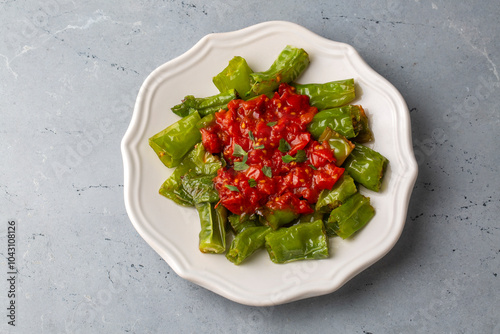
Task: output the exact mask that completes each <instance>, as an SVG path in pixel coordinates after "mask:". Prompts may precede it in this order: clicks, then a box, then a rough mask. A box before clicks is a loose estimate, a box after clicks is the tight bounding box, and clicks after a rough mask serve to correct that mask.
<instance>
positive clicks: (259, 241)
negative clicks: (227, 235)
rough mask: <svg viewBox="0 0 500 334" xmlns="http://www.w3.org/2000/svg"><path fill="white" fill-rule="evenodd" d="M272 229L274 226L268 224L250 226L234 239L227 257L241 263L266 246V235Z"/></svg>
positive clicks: (237, 263)
mask: <svg viewBox="0 0 500 334" xmlns="http://www.w3.org/2000/svg"><path fill="white" fill-rule="evenodd" d="M271 231H272V228H270V227H268V226H253V227H248V228H247V229H245V230H244V231H242V232H241V233H239V234H237V235H236V237H235V238H234V239H233V241H232V242H231V246H230V247H229V250H228V252H227V253H226V258H227V259H228V260H229V261H231V262H232V263H234V264H236V265H239V264H241V263H242V262H243V261H244V260H245V259H247V258H248V257H249V256H250V255H252V254H253V253H255V252H256V251H257V250H259V249H260V248H263V247H264V245H265V243H266V239H265V237H266V235H267V234H268V233H269V232H271Z"/></svg>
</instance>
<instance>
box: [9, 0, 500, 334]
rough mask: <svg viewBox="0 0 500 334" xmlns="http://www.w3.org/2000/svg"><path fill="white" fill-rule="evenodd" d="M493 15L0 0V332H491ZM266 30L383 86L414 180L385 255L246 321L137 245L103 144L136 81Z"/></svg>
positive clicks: (497, 56) (427, 7) (117, 137)
mask: <svg viewBox="0 0 500 334" xmlns="http://www.w3.org/2000/svg"><path fill="white" fill-rule="evenodd" d="M499 16H500V6H499V5H498V1H495V0H486V1H464V2H460V3H458V2H455V1H439V0H435V1H425V0H411V1H406V2H403V1H395V0H394V1H393V0H387V1H365V0H363V1H361V0H355V1H349V2H345V1H309V2H305V1H293V0H289V1H255V2H251V1H237V0H226V1H212V2H208V1H207V2H204V1H200V0H190V1H177V0H170V1H130V0H125V1H106V2H104V1H95V0H91V1H85V2H83V1H68V0H30V1H21V0H17V1H16V0H3V1H0V27H1V29H0V31H1V33H0V111H1V122H0V143H1V144H2V145H0V156H1V169H0V175H1V178H0V208H1V211H0V212H1V221H0V254H2V255H3V256H2V258H1V261H0V281H1V282H2V283H1V284H0V309H1V310H3V311H2V312H0V315H1V317H0V319H3V320H0V332H1V333H200V332H205V333H268V332H269V333H303V332H308V333H319V332H323V333H331V332H338V333H374V334H378V333H495V334H497V333H500V312H499V307H500V302H499V300H500V283H499V282H500V277H499V274H500V265H499V264H500V261H499V259H500V255H499V253H500V229H499V217H500V210H499V199H500V197H499V190H500V188H499V185H500V181H499V176H498V174H499V167H498V166H499V164H500V159H499V154H498V148H497V147H498V144H500V141H499V139H498V129H499V127H500V118H499V117H500V116H499V109H500V97H499V96H500V75H499V71H500V68H498V67H499V66H500V36H499V32H500V27H499V23H498V22H499V21H498V17H499ZM268 20H287V21H291V22H295V23H298V24H300V25H303V26H304V27H306V28H308V29H310V30H311V31H313V32H316V33H317V34H319V35H321V36H324V37H326V38H329V39H332V40H336V41H340V42H345V43H348V44H351V45H353V46H354V47H355V48H356V49H357V50H358V51H359V53H360V54H361V55H362V57H363V58H364V59H365V60H366V62H367V63H368V64H369V65H370V66H372V67H373V68H374V69H375V70H376V71H377V72H379V73H380V74H382V75H383V76H384V77H386V78H387V79H388V80H389V81H391V82H392V83H393V84H394V85H395V86H396V87H397V88H398V89H399V90H400V92H401V93H402V94H403V96H404V97H405V99H406V101H407V103H408V106H409V109H410V110H411V111H410V113H411V120H412V127H413V141H414V149H415V154H416V157H417V160H418V162H419V168H420V170H419V177H418V180H417V182H416V185H415V189H414V192H413V195H412V198H411V202H410V206H409V210H408V217H407V224H406V226H405V229H404V232H403V234H402V237H401V239H400V240H399V242H398V243H397V245H396V246H395V247H394V249H393V250H392V251H391V252H390V253H389V254H388V255H387V256H386V257H384V258H383V259H382V260H381V261H380V262H378V263H376V264H375V265H373V266H372V267H370V268H369V269H367V270H365V271H364V272H362V273H361V274H360V275H358V276H357V277H356V278H354V279H353V280H351V281H350V282H349V283H347V284H346V285H345V286H344V287H343V288H341V289H340V290H339V291H337V292H335V293H332V294H329V295H325V296H322V297H317V298H311V299H307V300H303V301H299V302H294V303H291V304H287V305H282V306H276V307H268V308H255V307H248V306H242V305H239V304H236V303H234V302H231V301H228V300H226V299H224V298H222V297H220V296H218V295H215V294H214V293H212V292H210V291H207V290H205V289H203V288H200V287H198V286H196V285H195V284H192V283H190V282H187V281H185V280H183V279H181V278H180V277H178V276H177V275H176V274H175V273H174V272H173V271H172V270H171V268H169V266H168V265H167V264H166V263H165V261H163V260H162V259H161V258H160V257H159V256H158V255H157V254H156V253H155V252H154V251H153V250H152V249H151V248H150V247H149V246H148V245H147V244H146V242H144V241H143V240H142V238H141V237H140V236H139V235H138V233H137V232H136V231H135V230H134V228H133V226H132V224H131V223H130V221H129V219H128V217H127V214H126V212H125V207H124V203H123V167H122V159H121V154H120V141H121V138H122V136H123V134H124V132H125V130H126V128H127V126H128V124H129V121H130V117H131V113H132V108H133V103H134V99H135V97H136V94H137V92H138V89H139V87H140V85H141V84H142V82H143V81H144V79H145V78H146V77H147V75H148V74H149V73H150V72H151V71H152V70H153V69H154V68H156V67H157V66H159V65H160V64H162V63H164V62H166V61H168V60H170V59H173V58H174V57H176V56H179V55H180V54H182V53H183V52H185V51H186V50H188V49H189V48H190V47H191V46H192V45H193V44H194V43H196V42H197V41H198V40H199V39H200V38H201V37H203V36H204V35H206V34H207V33H212V32H225V31H232V30H236V29H239V28H243V27H245V26H249V25H252V24H255V23H258V22H262V21H268ZM497 64H499V66H497ZM88 143H90V145H89V144H88ZM61 166H62V169H61ZM9 219H16V223H17V226H16V227H17V230H16V265H17V266H18V270H19V273H18V276H17V282H16V283H17V285H16V299H15V302H16V304H15V305H16V322H15V324H16V326H15V327H12V326H10V325H9V324H8V321H9V318H8V317H7V315H8V312H9V310H7V308H8V307H9V302H10V298H9V297H8V296H7V295H8V290H9V283H8V281H7V279H8V278H9V277H8V274H7V273H8V258H9V255H8V249H7V246H8V238H7V228H8V221H9Z"/></svg>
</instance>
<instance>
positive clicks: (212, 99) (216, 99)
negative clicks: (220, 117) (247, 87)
mask: <svg viewBox="0 0 500 334" xmlns="http://www.w3.org/2000/svg"><path fill="white" fill-rule="evenodd" d="M236 98H238V95H237V94H236V91H235V90H234V89H230V90H228V91H227V92H223V93H220V94H217V95H213V96H209V97H194V96H193V95H188V96H186V97H184V99H183V100H182V103H180V104H178V105H175V106H173V107H172V108H171V110H172V112H173V113H174V114H176V115H179V116H181V117H185V116H187V115H189V114H191V113H192V112H193V111H194V110H196V111H198V113H199V114H200V115H201V116H206V115H209V114H212V113H214V112H217V111H219V110H220V109H226V108H227V104H228V103H229V102H230V101H231V100H234V99H236Z"/></svg>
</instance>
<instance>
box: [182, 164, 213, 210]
mask: <svg viewBox="0 0 500 334" xmlns="http://www.w3.org/2000/svg"><path fill="white" fill-rule="evenodd" d="M216 176H217V174H208V175H199V174H196V173H195V172H193V171H191V172H189V173H187V174H186V175H184V177H183V179H182V187H183V188H184V190H185V191H186V193H188V194H189V195H190V196H191V198H192V199H193V202H194V203H202V202H209V203H217V202H218V201H219V193H218V192H217V190H216V189H215V186H214V183H213V179H214V177H216Z"/></svg>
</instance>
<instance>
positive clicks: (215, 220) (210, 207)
mask: <svg viewBox="0 0 500 334" xmlns="http://www.w3.org/2000/svg"><path fill="white" fill-rule="evenodd" d="M196 210H198V215H199V217H200V225H201V230H200V234H199V248H200V251H201V252H203V253H216V254H220V253H224V252H225V251H226V222H227V210H226V208H225V207H223V206H222V205H219V206H217V207H215V205H214V204H213V203H208V202H202V203H196Z"/></svg>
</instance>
